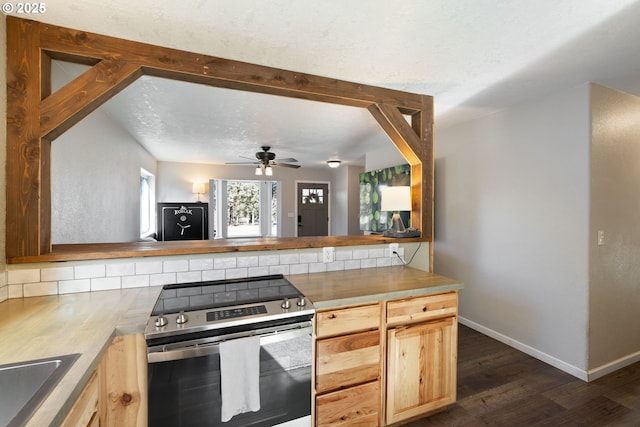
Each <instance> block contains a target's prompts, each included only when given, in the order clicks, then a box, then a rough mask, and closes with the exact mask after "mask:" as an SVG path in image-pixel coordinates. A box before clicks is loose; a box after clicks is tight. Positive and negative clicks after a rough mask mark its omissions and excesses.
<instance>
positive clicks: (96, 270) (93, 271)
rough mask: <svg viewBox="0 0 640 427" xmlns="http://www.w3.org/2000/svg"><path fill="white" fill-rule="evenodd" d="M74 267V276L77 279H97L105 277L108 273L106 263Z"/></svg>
mask: <svg viewBox="0 0 640 427" xmlns="http://www.w3.org/2000/svg"><path fill="white" fill-rule="evenodd" d="M73 269H74V270H73V271H74V274H73V277H74V278H76V279H95V278H98V277H105V274H106V268H105V265H104V264H90V265H76V266H75V267H73Z"/></svg>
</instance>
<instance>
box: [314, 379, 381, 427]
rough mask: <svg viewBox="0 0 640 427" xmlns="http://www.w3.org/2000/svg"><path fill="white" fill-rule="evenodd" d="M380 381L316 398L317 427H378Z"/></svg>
mask: <svg viewBox="0 0 640 427" xmlns="http://www.w3.org/2000/svg"><path fill="white" fill-rule="evenodd" d="M379 408H380V386H379V383H378V381H375V382H372V383H368V384H363V385H359V386H356V387H351V388H348V389H345V390H340V391H335V392H333V393H328V394H325V395H323V396H318V397H316V426H317V427H322V426H345V427H346V426H362V427H365V426H372V427H373V426H377V425H378V414H379Z"/></svg>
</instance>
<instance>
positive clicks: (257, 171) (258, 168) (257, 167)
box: [256, 166, 262, 176]
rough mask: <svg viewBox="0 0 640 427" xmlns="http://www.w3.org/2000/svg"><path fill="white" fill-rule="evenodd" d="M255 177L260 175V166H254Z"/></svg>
mask: <svg viewBox="0 0 640 427" xmlns="http://www.w3.org/2000/svg"><path fill="white" fill-rule="evenodd" d="M256 175H258V176H259V175H262V166H256Z"/></svg>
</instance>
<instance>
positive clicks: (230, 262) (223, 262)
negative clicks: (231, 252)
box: [213, 257, 237, 270]
mask: <svg viewBox="0 0 640 427" xmlns="http://www.w3.org/2000/svg"><path fill="white" fill-rule="evenodd" d="M236 265H237V261H236V257H219V258H214V259H213V268H214V269H215V270H224V269H227V268H236Z"/></svg>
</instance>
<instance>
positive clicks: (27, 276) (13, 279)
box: [7, 268, 40, 285]
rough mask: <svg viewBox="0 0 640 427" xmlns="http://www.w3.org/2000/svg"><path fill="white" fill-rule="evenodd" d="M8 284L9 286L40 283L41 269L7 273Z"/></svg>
mask: <svg viewBox="0 0 640 427" xmlns="http://www.w3.org/2000/svg"><path fill="white" fill-rule="evenodd" d="M7 282H8V284H9V285H17V284H22V283H37V282H40V269H39V268H38V269H35V268H29V269H25V270H9V271H7Z"/></svg>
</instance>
